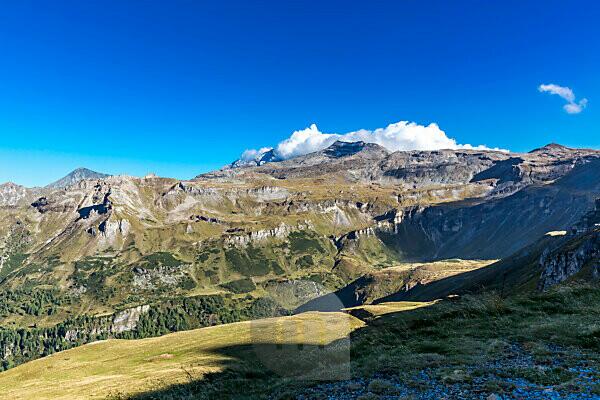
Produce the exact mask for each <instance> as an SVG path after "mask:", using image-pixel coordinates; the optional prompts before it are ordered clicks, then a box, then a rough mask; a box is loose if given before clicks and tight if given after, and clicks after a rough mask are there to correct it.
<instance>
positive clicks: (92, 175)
mask: <svg viewBox="0 0 600 400" xmlns="http://www.w3.org/2000/svg"><path fill="white" fill-rule="evenodd" d="M109 176H110V175H108V174H103V173H101V172H96V171H92V170H91V169H88V168H84V167H79V168H76V169H74V170H73V171H71V172H70V173H68V174H67V175H66V176H64V177H62V178H60V179H59V180H57V181H55V182H52V183H51V184H49V185H47V186H46V187H47V188H50V189H64V188H66V187H68V186H71V185H74V184H76V183H77V182H79V181H83V180H86V179H103V178H107V177H109Z"/></svg>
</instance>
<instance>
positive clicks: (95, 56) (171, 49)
mask: <svg viewBox="0 0 600 400" xmlns="http://www.w3.org/2000/svg"><path fill="white" fill-rule="evenodd" d="M599 20H600V5H598V3H597V2H596V1H564V0H563V1H552V0H544V1H501V2H500V1H498V2H487V1H446V0H440V1H416V0H414V1H413V0H403V1H364V2H352V1H347V0H346V1H326V0H324V1H318V2H317V1H312V0H306V1H292V0H290V1H272V2H271V1H219V2H208V1H195V0H194V1H192V0H190V1H169V2H166V1H158V0H156V1H109V0H106V1H79V0H73V1H60V0H56V1H53V2H40V1H28V0H20V1H12V2H5V3H4V4H3V6H2V8H1V9H0V54H1V59H0V77H1V79H0V137H1V140H0V182H3V181H14V182H16V183H20V184H25V185H43V184H46V183H48V182H49V181H52V180H54V179H56V178H59V177H60V176H62V175H64V174H65V173H67V172H69V171H70V170H72V169H74V168H76V167H78V166H86V167H89V168H92V169H95V170H99V171H103V172H108V173H129V174H134V175H144V174H146V173H147V172H155V173H157V174H159V175H163V176H173V177H177V178H191V177H193V176H195V175H196V174H198V173H200V172H204V171H207V170H209V169H213V168H218V167H220V166H222V165H223V164H225V163H227V162H230V161H232V160H234V159H235V158H237V157H239V155H240V154H241V153H242V152H243V151H244V150H245V149H251V148H260V147H262V146H274V145H276V144H277V143H278V142H280V141H281V140H283V139H285V138H287V137H289V135H290V134H291V133H292V132H293V131H295V130H300V129H303V128H306V127H308V126H309V125H310V124H312V123H316V124H317V125H318V127H319V129H320V130H321V131H323V132H337V133H345V132H349V131H355V130H358V129H361V128H365V129H375V128H380V127H385V126H387V125H388V124H390V123H394V122H398V121H403V120H404V121H414V122H416V123H418V124H422V125H428V124H430V123H436V124H437V125H439V127H440V129H442V130H443V131H444V132H445V133H446V134H447V135H448V136H449V137H451V138H453V139H455V140H456V141H457V142H458V143H470V144H473V145H479V144H485V145H487V146H490V147H500V148H508V149H511V150H514V151H526V150H530V149H532V148H534V147H537V146H541V145H543V144H546V143H548V142H560V143H563V144H566V145H571V146H585V147H595V148H600V130H599V128H598V127H599V126H600V115H599V112H598V109H599V107H597V106H596V104H600V74H599V73H598V71H600V24H599V23H598V21H599ZM550 83H554V84H557V85H562V86H568V87H569V88H571V89H572V90H573V92H574V94H575V96H576V97H577V100H580V99H582V98H586V99H588V103H587V107H586V108H585V109H583V111H582V112H580V113H578V114H569V113H567V112H565V110H564V109H563V105H564V104H565V100H563V99H561V98H560V97H559V96H557V95H551V94H549V93H541V92H540V91H538V86H539V85H540V84H550Z"/></svg>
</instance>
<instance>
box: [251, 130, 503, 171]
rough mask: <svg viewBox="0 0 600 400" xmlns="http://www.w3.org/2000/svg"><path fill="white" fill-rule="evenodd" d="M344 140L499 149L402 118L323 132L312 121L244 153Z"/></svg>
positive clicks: (289, 154) (296, 152)
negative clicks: (380, 124) (369, 127)
mask: <svg viewBox="0 0 600 400" xmlns="http://www.w3.org/2000/svg"><path fill="white" fill-rule="evenodd" d="M337 140H340V141H344V142H357V141H363V142H366V143H376V144H379V145H381V146H383V147H385V148H387V149H388V150H390V151H408V150H440V149H477V150H500V151H505V150H502V149H498V148H494V149H490V148H489V147H486V146H485V145H476V146H473V145H470V144H459V143H458V142H457V141H456V140H455V139H453V138H450V137H448V135H446V133H445V132H444V131H443V130H442V129H440V127H439V126H438V125H437V124H435V123H431V124H429V125H427V126H425V125H419V124H417V123H415V122H409V121H400V122H396V123H393V124H389V125H388V126H387V127H385V128H377V129H375V130H367V129H360V130H358V131H353V132H348V133H341V134H340V133H324V132H321V131H320V130H319V128H317V125H315V124H312V125H310V126H309V127H308V128H306V129H302V130H299V131H295V132H293V133H292V135H291V136H290V137H289V138H287V139H285V140H283V141H281V142H279V144H277V145H276V146H275V147H263V148H261V149H249V150H246V151H244V153H243V154H242V156H241V160H242V161H251V160H257V159H260V158H261V157H262V155H264V154H265V153H267V152H269V151H271V150H273V153H274V156H275V158H276V159H278V160H287V159H289V158H293V157H297V156H301V155H304V154H308V153H312V152H315V151H319V150H323V149H325V148H327V147H329V146H330V145H332V144H333V143H334V142H335V141H337Z"/></svg>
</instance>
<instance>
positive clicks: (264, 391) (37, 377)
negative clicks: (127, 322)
mask: <svg viewBox="0 0 600 400" xmlns="http://www.w3.org/2000/svg"><path fill="white" fill-rule="evenodd" d="M370 307H371V309H369V310H368V311H369V312H370V314H371V316H372V317H374V318H370V319H368V321H369V325H368V326H363V323H362V322H360V321H359V320H358V319H355V318H353V317H351V316H349V315H347V314H343V313H325V314H317V313H307V314H302V315H299V316H295V317H286V318H287V319H270V320H263V322H262V323H259V324H258V325H254V326H253V325H252V323H241V324H233V325H225V326H219V327H213V328H207V329H202V330H196V331H190V332H182V333H177V334H172V335H167V336H165V337H161V338H155V339H145V340H140V341H132V342H125V341H107V342H102V343H98V344H93V345H88V346H83V347H81V348H77V349H74V350H70V351H67V352H63V353H58V354H55V355H53V356H51V357H48V358H45V359H41V360H38V361H35V362H32V363H29V364H25V365H23V366H20V367H17V368H15V369H13V370H9V371H7V372H4V373H2V374H0V387H3V388H5V389H4V390H5V391H4V394H5V395H7V396H9V395H10V397H11V398H20V399H33V398H35V399H43V398H101V397H102V396H103V395H107V394H111V393H112V394H113V395H114V396H113V398H115V397H116V398H121V396H120V395H118V393H122V394H123V395H127V394H131V393H136V392H140V391H147V393H146V394H142V395H136V396H134V398H135V399H161V400H163V399H180V398H193V399H211V398H232V399H256V398H266V397H267V396H268V395H269V394H270V393H276V394H278V396H282V397H280V398H290V397H285V396H292V395H293V394H294V393H298V392H302V391H304V390H306V388H307V387H310V386H312V385H315V384H317V383H318V382H316V381H314V380H306V379H304V378H303V376H305V374H306V373H307V368H308V369H310V370H311V371H310V372H312V373H316V374H317V376H321V377H325V376H327V375H326V374H327V373H329V374H332V373H334V372H335V371H336V369H339V368H343V367H344V365H343V363H340V364H336V363H335V360H342V359H343V357H342V358H336V357H333V358H332V360H333V362H334V363H333V364H332V363H323V354H324V353H315V351H316V350H315V351H312V352H311V351H307V352H305V353H300V354H303V357H305V359H306V360H308V361H309V363H308V364H304V365H303V364H302V363H300V362H299V360H297V359H287V360H284V361H283V362H284V365H285V367H286V372H287V371H288V370H289V371H292V370H294V369H297V370H298V371H299V374H298V376H293V375H294V374H293V373H291V374H290V375H291V376H288V377H282V376H280V375H279V374H276V373H273V372H270V371H272V369H269V368H267V367H265V363H264V362H263V361H264V360H263V361H261V359H260V355H261V354H263V353H261V350H260V349H262V348H261V347H260V346H261V345H264V346H267V345H268V344H269V343H277V342H279V340H282V339H276V338H277V337H280V338H281V334H280V333H279V334H278V331H277V329H278V328H277V326H280V324H281V322H282V321H296V322H298V321H299V320H302V321H304V323H305V324H308V328H307V329H306V331H307V332H312V333H309V334H307V335H305V336H303V337H301V336H293V335H285V336H284V337H285V339H283V340H284V342H285V343H287V344H295V343H298V342H299V341H301V342H304V343H307V344H313V345H314V344H319V340H321V341H322V340H323V339H322V338H323V337H324V336H322V333H321V332H322V329H321V328H318V327H321V326H322V325H320V324H321V322H322V321H323V320H322V318H327V324H328V327H330V328H331V330H329V331H328V332H329V334H328V335H326V337H325V339H326V341H327V342H329V341H331V340H334V339H341V340H335V341H334V342H332V343H331V344H330V345H329V346H327V347H326V350H327V351H328V352H335V351H336V349H342V352H343V351H344V350H343V349H344V348H343V346H342V344H343V343H344V339H343V338H344V337H345V336H346V335H347V334H348V333H350V332H351V331H352V333H351V335H350V336H351V343H352V347H351V353H350V354H351V360H352V361H351V369H350V370H351V371H352V373H351V376H358V377H360V376H365V377H369V376H373V374H385V375H387V376H393V377H394V379H400V380H402V381H404V382H406V383H407V384H411V382H412V383H414V382H415V381H414V377H415V374H417V373H418V372H419V371H423V370H424V369H426V370H427V371H428V374H430V375H431V376H432V377H433V379H438V380H440V381H446V380H448V379H449V380H451V381H452V382H454V381H458V382H459V383H461V384H465V385H476V384H475V383H473V380H474V378H475V376H488V374H490V378H489V379H485V382H486V383H485V385H484V386H482V387H477V388H475V389H476V390H478V391H482V392H484V393H485V392H488V393H502V392H503V391H505V390H506V391H510V390H511V388H510V384H507V383H506V381H505V380H501V379H499V380H498V381H496V379H497V377H509V378H511V379H512V378H524V379H527V380H529V381H531V382H537V383H541V384H547V385H552V386H553V387H555V388H556V389H557V390H566V391H568V392H571V393H573V392H577V391H578V390H580V388H578V387H577V385H575V384H573V383H571V382H572V380H573V379H574V376H573V374H571V373H565V372H564V371H563V372H561V371H560V370H558V369H557V368H552V367H547V366H548V365H552V361H553V360H560V362H561V363H563V364H562V365H565V366H575V365H580V366H581V365H586V366H589V367H592V368H595V369H596V371H598V368H600V357H599V355H598V354H599V353H598V350H600V330H599V328H598V325H597V321H598V320H599V319H600V290H599V289H598V288H597V287H592V286H585V285H584V286H581V285H576V284H571V285H570V286H566V287H559V288H557V289H554V290H552V291H550V292H548V293H544V294H529V295H517V296H514V297H511V298H505V299H503V298H501V297H499V296H498V295H496V294H494V293H487V294H484V295H478V296H466V297H464V298H462V299H460V300H452V301H450V300H445V301H439V302H436V303H432V304H428V305H424V304H407V303H398V304H386V305H378V306H370ZM414 307H417V308H414ZM390 311H391V312H390ZM395 311H403V312H395ZM296 322H294V323H293V324H292V325H291V326H295V325H294V324H295V323H296ZM288 326H290V325H288ZM253 327H254V328H255V329H251V328H253ZM317 328H318V329H317ZM250 343H254V344H255V346H259V347H253V346H251V345H250ZM515 345H516V346H518V347H519V348H522V349H524V350H523V351H526V352H527V353H528V354H530V355H531V356H532V357H533V360H534V363H535V365H536V366H535V367H530V366H526V367H518V368H514V367H513V366H511V364H500V366H497V365H494V366H493V367H490V365H492V364H490V362H493V361H494V360H498V359H502V358H503V357H505V356H506V354H508V353H510V351H512V350H511V349H514V346H515ZM257 348H258V349H259V351H258V352H254V350H255V349H257ZM293 348H295V345H294V346H293ZM315 349H316V347H315ZM282 354H283V353H282ZM295 354H298V353H295ZM315 354H316V356H317V357H318V358H315ZM325 354H330V353H325ZM257 355H258V356H259V357H257ZM267 364H268V363H267ZM320 364H321V365H320ZM307 365H309V367H307ZM468 366H477V368H471V369H469V368H468ZM345 367H346V368H347V367H348V366H347V365H346V366H345ZM457 370H460V371H461V373H460V374H456V371H457ZM186 371H187V372H186ZM280 372H281V371H280ZM205 373H208V375H204V374H205ZM321 374H323V375H321ZM474 374H477V375H474ZM313 377H314V375H313ZM596 378H600V376H597V377H596ZM169 385H174V386H169ZM599 389H600V388H598V387H596V389H595V390H599ZM125 397H127V396H125Z"/></svg>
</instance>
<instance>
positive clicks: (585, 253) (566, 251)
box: [538, 230, 600, 290]
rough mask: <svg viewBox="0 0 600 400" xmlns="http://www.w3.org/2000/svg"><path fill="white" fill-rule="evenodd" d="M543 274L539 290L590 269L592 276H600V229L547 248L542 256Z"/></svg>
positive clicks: (596, 277)
mask: <svg viewBox="0 0 600 400" xmlns="http://www.w3.org/2000/svg"><path fill="white" fill-rule="evenodd" d="M540 266H541V267H542V275H541V277H540V280H539V283H538V289H539V290H546V289H548V288H550V287H552V286H554V285H556V284H558V283H561V282H564V281H566V280H567V279H569V278H571V277H573V276H575V275H577V274H580V273H582V272H584V270H585V269H588V270H589V271H588V272H589V274H590V275H591V277H592V278H595V279H598V278H600V230H597V231H595V232H591V233H589V234H587V235H584V236H583V237H581V238H578V239H577V240H576V241H575V242H574V243H572V242H571V243H569V244H568V246H564V247H561V248H559V249H557V250H546V251H545V252H544V254H542V257H541V258H540Z"/></svg>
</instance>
